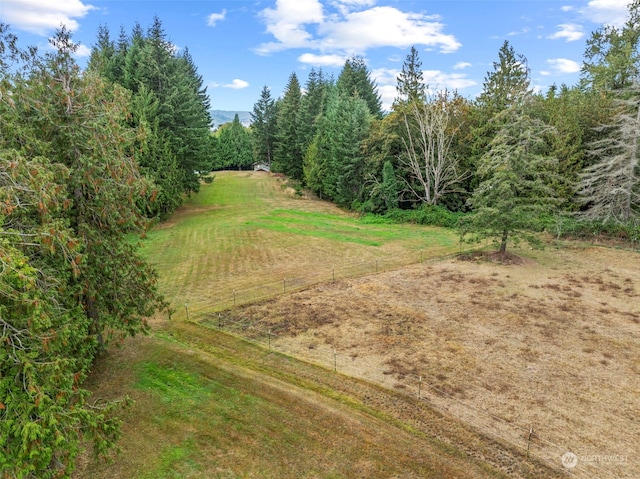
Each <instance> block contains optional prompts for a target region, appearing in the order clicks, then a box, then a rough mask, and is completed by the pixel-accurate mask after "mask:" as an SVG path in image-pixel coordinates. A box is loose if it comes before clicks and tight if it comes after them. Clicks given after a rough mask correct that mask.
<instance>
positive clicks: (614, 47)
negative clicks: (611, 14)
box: [581, 0, 640, 91]
mask: <svg viewBox="0 0 640 479" xmlns="http://www.w3.org/2000/svg"><path fill="white" fill-rule="evenodd" d="M628 8H629V16H628V18H627V21H626V23H625V24H624V25H623V26H622V27H620V28H619V27H615V26H612V25H606V26H604V27H602V28H600V29H599V30H596V31H595V32H593V33H592V34H591V38H589V40H588V41H587V48H586V51H585V54H584V62H583V65H582V76H581V85H582V87H583V88H592V89H595V90H598V91H610V90H619V89H624V88H628V87H630V86H632V85H633V83H635V82H638V81H639V80H640V79H639V78H638V76H639V74H640V71H639V69H638V68H639V66H640V51H639V50H638V48H639V47H640V0H633V1H632V2H631V3H630V4H629V7H628Z"/></svg>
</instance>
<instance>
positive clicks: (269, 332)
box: [267, 330, 271, 351]
mask: <svg viewBox="0 0 640 479" xmlns="http://www.w3.org/2000/svg"><path fill="white" fill-rule="evenodd" d="M267 333H268V334H269V351H271V330H269V331H268V332H267Z"/></svg>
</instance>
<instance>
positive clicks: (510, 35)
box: [507, 27, 531, 37]
mask: <svg viewBox="0 0 640 479" xmlns="http://www.w3.org/2000/svg"><path fill="white" fill-rule="evenodd" d="M530 31H531V28H529V27H524V28H523V29H522V30H516V31H513V32H509V33H507V36H508V37H515V36H517V35H525V34H527V33H529V32H530Z"/></svg>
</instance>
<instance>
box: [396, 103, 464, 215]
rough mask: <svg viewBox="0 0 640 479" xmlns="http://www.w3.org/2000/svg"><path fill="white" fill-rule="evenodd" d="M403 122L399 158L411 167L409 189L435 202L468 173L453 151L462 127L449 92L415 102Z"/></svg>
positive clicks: (406, 181) (418, 196)
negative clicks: (456, 120)
mask: <svg viewBox="0 0 640 479" xmlns="http://www.w3.org/2000/svg"><path fill="white" fill-rule="evenodd" d="M404 123H405V126H406V129H407V137H406V138H403V140H402V141H403V144H404V154H403V155H401V157H400V161H401V162H402V163H403V164H404V166H405V167H406V168H407V169H408V171H409V178H408V179H405V183H406V190H407V191H409V192H410V193H411V194H412V195H414V196H415V197H417V198H418V199H419V200H420V201H422V202H424V203H427V204H430V205H436V204H437V203H438V200H440V198H441V197H442V196H443V195H445V194H446V193H450V192H452V191H454V190H455V188H454V187H455V185H456V184H458V183H460V182H461V181H462V180H464V179H465V178H466V176H467V175H466V173H464V172H461V171H460V169H459V164H458V159H457V157H456V155H455V154H454V153H453V152H452V151H451V143H452V141H453V138H454V135H455V133H456V131H457V130H458V128H459V127H458V126H457V125H454V124H453V123H454V122H453V118H452V113H451V111H450V109H449V108H448V102H447V93H446V92H445V93H443V94H441V95H440V96H439V97H438V98H436V99H432V100H431V101H430V102H428V103H423V104H417V103H414V104H412V106H411V113H410V114H405V116H404Z"/></svg>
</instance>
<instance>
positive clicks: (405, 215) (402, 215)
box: [384, 205, 464, 228]
mask: <svg viewBox="0 0 640 479" xmlns="http://www.w3.org/2000/svg"><path fill="white" fill-rule="evenodd" d="M463 216H464V214H463V213H456V212H453V211H449V210H448V209H446V208H444V207H442V206H434V205H421V206H420V207H418V208H415V209H412V210H401V209H397V208H396V209H392V210H389V211H387V213H385V215H384V217H385V218H387V219H389V220H391V221H393V222H395V223H417V224H420V225H431V226H442V227H444V228H455V227H456V226H457V225H458V223H459V221H460V218H462V217H463Z"/></svg>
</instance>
